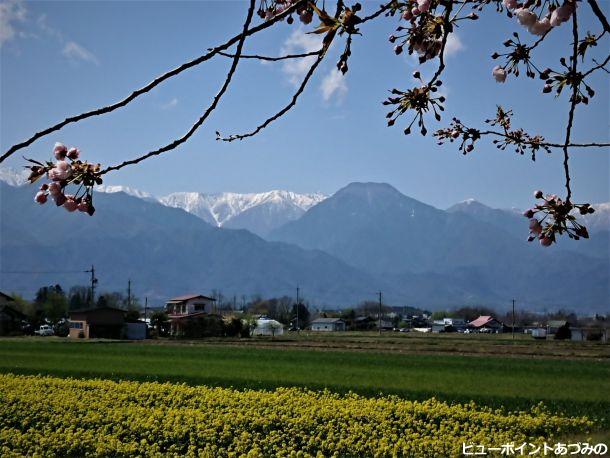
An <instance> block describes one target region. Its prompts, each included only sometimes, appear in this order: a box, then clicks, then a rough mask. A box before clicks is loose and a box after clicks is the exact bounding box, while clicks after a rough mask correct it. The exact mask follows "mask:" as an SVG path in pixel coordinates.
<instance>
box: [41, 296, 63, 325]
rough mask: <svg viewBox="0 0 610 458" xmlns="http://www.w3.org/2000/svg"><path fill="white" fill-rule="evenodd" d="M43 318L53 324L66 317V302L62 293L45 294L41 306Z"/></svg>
mask: <svg viewBox="0 0 610 458" xmlns="http://www.w3.org/2000/svg"><path fill="white" fill-rule="evenodd" d="M42 309H43V311H44V317H45V318H46V319H47V320H49V321H50V322H51V323H53V324H55V323H57V322H58V321H59V320H61V319H62V318H66V317H67V315H68V300H67V299H66V296H65V295H64V294H63V292H56V291H52V292H49V293H48V294H47V297H46V300H45V301H44V303H43V304H42Z"/></svg>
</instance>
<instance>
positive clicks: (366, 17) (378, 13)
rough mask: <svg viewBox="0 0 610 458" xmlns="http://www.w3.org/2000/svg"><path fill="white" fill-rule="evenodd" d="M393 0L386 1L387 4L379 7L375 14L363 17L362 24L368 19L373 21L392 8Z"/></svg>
mask: <svg viewBox="0 0 610 458" xmlns="http://www.w3.org/2000/svg"><path fill="white" fill-rule="evenodd" d="M391 3H392V2H389V3H386V4H385V5H381V6H380V7H379V9H378V10H377V11H375V12H374V13H373V14H371V15H369V16H365V17H364V18H362V21H360V24H362V23H364V22H367V21H371V20H373V19H375V18H377V17H378V16H379V15H381V14H382V13H383V12H385V11H387V10H389V9H390V5H391Z"/></svg>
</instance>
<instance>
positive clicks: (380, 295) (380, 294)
mask: <svg viewBox="0 0 610 458" xmlns="http://www.w3.org/2000/svg"><path fill="white" fill-rule="evenodd" d="M381 297H382V293H381V291H379V335H381Z"/></svg>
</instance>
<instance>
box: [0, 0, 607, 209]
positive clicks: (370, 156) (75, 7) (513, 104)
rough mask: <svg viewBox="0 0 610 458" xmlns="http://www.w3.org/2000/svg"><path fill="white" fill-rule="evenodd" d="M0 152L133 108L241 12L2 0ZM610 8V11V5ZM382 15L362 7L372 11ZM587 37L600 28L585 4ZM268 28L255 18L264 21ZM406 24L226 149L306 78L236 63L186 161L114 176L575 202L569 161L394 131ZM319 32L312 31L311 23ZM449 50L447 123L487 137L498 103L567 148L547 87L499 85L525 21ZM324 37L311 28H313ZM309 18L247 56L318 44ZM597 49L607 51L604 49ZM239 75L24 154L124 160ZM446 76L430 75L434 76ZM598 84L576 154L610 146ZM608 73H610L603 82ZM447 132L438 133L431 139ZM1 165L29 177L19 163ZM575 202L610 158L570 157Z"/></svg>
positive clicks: (184, 90)
mask: <svg viewBox="0 0 610 458" xmlns="http://www.w3.org/2000/svg"><path fill="white" fill-rule="evenodd" d="M1 3H2V12H3V17H2V23H1V26H2V27H1V28H2V35H1V36H0V38H1V40H2V46H1V48H0V52H1V93H0V95H1V104H0V108H1V113H0V114H1V126H0V127H1V130H0V134H1V142H0V143H1V146H2V150H3V151H4V150H6V149H7V148H8V147H9V146H10V145H12V144H13V143H15V142H18V141H21V140H23V139H25V138H27V137H29V136H30V135H31V134H32V133H33V132H35V131H38V130H40V129H42V128H44V127H47V126H48V125H50V124H53V123H55V122H57V121H59V120H61V119H63V118H65V117H66V116H69V115H73V114H76V113H80V112H82V111H85V110H89V109H91V108H95V107H97V106H100V105H106V104H108V103H110V102H114V101H116V100H117V99H119V98H123V97H124V96H126V95H127V94H129V93H130V92H131V91H132V90H133V89H135V88H138V87H140V86H142V85H144V84H145V83H147V82H149V81H150V80H151V79H152V78H153V77H155V76H157V75H158V74H161V73H163V72H165V71H166V70H168V69H170V68H173V67H174V66H176V65H179V64H180V63H182V62H184V61H187V60H190V59H192V58H193V57H195V56H198V55H200V54H202V53H203V51H204V50H205V49H206V48H208V47H211V46H214V45H216V44H218V43H221V42H223V41H225V40H226V38H228V37H229V36H232V35H233V34H235V33H236V31H238V30H240V28H241V25H242V22H243V19H244V17H245V12H246V3H243V2H237V1H235V2H212V1H202V2H190V1H189V2H158V1H155V2H145V1H132V2H113V1H110V2H98V1H79V2H61V1H53V2H46V1H45V2H25V1H19V0H11V1H7V0H2V2H1ZM602 3H603V4H604V7H605V8H606V10H608V9H609V8H608V4H607V3H606V2H602ZM378 4H379V2H364V11H365V13H370V12H372V11H373V10H374V9H375V8H376V7H377V6H378ZM609 12H610V11H609ZM579 14H580V15H581V17H582V18H583V19H584V21H585V23H584V24H585V25H584V27H583V30H591V31H594V32H598V31H599V27H598V25H597V23H596V22H595V20H594V18H593V17H592V15H591V14H590V12H589V9H588V6H587V5H586V4H582V5H581V6H580V7H579ZM257 21H258V18H257ZM396 23H397V19H396V18H385V17H382V18H380V19H379V20H377V21H376V22H374V23H369V24H366V25H364V26H363V27H362V32H363V36H362V37H355V38H354V43H353V46H352V57H351V58H350V61H349V66H350V70H349V72H348V73H347V75H346V77H345V78H341V77H338V76H337V75H336V74H334V73H333V72H334V68H335V62H336V60H337V57H338V54H339V53H340V52H341V50H342V49H343V43H342V41H340V42H337V43H336V44H335V45H334V47H333V49H332V51H331V53H330V55H329V56H328V58H327V60H326V62H325V63H324V64H323V65H322V66H321V69H320V71H319V74H318V75H317V76H316V77H314V79H313V80H312V82H311V83H310V86H309V87H308V89H307V91H306V93H305V94H304V96H303V98H302V99H301V100H300V101H299V103H298V104H297V107H296V108H295V109H294V110H293V111H291V112H290V113H289V114H288V115H287V116H286V117H284V118H283V119H281V120H279V121H277V122H276V123H274V124H272V125H271V126H270V127H269V128H267V129H266V130H264V131H263V132H262V133H261V134H260V135H258V136H256V137H254V138H251V139H248V140H245V141H243V142H234V143H230V144H227V143H220V142H216V141H215V135H214V131H215V130H220V131H221V132H222V133H223V134H231V133H239V132H243V131H248V130H250V129H252V128H254V127H255V126H256V125H258V124H259V123H260V122H261V121H262V120H264V119H265V118H266V117H267V116H268V115H270V114H272V113H274V112H275V111H277V110H278V109H280V108H281V107H283V106H284V105H285V104H286V103H287V101H288V100H289V99H290V97H291V95H292V92H293V91H294V81H295V80H298V78H299V76H300V75H301V74H302V71H303V69H302V68H300V67H299V66H298V64H294V63H288V64H287V63H281V62H280V63H266V64H263V63H260V62H257V61H243V62H242V63H240V65H239V67H238V70H237V73H236V75H235V78H234V82H233V84H232V86H231V88H230V90H229V92H228V93H227V95H226V96H225V98H224V99H223V101H222V103H221V107H220V109H219V110H217V111H216V112H215V113H214V115H213V116H212V117H211V118H210V119H209V121H208V123H207V124H206V125H204V126H203V127H202V128H201V129H200V130H199V131H198V132H197V133H196V134H195V136H194V137H193V138H192V139H191V140H190V141H189V142H188V143H187V144H185V145H183V146H181V147H180V148H179V149H177V150H174V151H171V152H169V153H167V154H165V155H164V156H160V157H157V158H153V159H150V160H148V161H146V162H144V163H142V164H140V165H138V166H132V167H127V168H125V169H123V170H121V171H119V172H116V173H113V174H111V175H107V179H106V184H122V185H128V186H132V187H135V188H139V189H141V190H144V191H148V192H151V193H152V194H155V195H164V194H167V193H170V192H174V191H200V192H221V191H235V192H258V191H266V190H270V189H288V190H292V191H297V192H313V191H321V192H324V193H329V194H330V193H333V192H335V191H336V190H337V189H339V188H341V187H343V186H345V185H346V184H348V183H349V182H352V181H379V182H388V183H390V184H392V185H394V186H396V187H397V188H398V189H399V190H400V191H402V192H404V193H405V194H407V195H409V196H411V197H414V198H416V199H419V200H422V201H424V202H426V203H430V204H432V205H435V206H437V207H440V208H445V207H448V206H450V205H451V204H453V203H455V202H458V201H461V200H464V199H466V198H470V197H474V198H477V199H478V200H481V201H482V202H485V203H487V204H489V205H492V206H497V207H511V206H518V207H526V206H528V205H531V204H532V202H533V200H534V199H533V198H532V192H533V191H534V190H535V189H538V188H541V189H543V190H544V191H546V192H557V193H563V191H564V183H563V171H562V158H561V157H560V155H559V153H554V154H553V155H550V156H547V155H546V154H544V153H541V154H540V155H539V158H538V160H537V161H536V162H535V163H532V162H531V160H530V159H529V158H528V156H518V155H516V154H515V153H514V152H512V151H508V150H507V151H503V152H502V151H499V150H497V149H495V148H494V147H493V145H491V143H489V142H482V143H481V144H480V146H479V147H477V149H476V150H475V151H474V152H473V153H471V154H470V155H469V156H467V157H464V156H462V154H461V153H459V151H457V148H456V147H455V146H453V145H447V146H444V147H438V146H437V145H436V142H435V141H434V139H433V138H432V137H431V136H430V135H428V137H425V138H422V137H420V136H419V135H411V136H405V135H403V133H402V130H403V127H404V126H403V124H404V123H405V122H406V120H404V121H403V120H400V121H399V122H397V125H396V126H395V127H394V128H388V127H386V123H385V113H386V109H385V107H383V106H382V105H381V102H382V101H383V100H384V98H385V97H386V95H387V90H388V89H391V88H393V87H399V88H402V89H405V88H409V87H411V86H412V85H413V84H414V82H413V80H412V77H411V73H412V72H413V70H414V69H415V65H414V61H413V59H411V58H409V57H408V56H395V55H394V53H393V50H392V47H393V45H391V44H390V43H389V42H388V41H387V37H388V36H389V35H390V34H391V33H392V32H393V30H394V28H395V25H396ZM314 24H315V22H314ZM462 24H463V25H462V27H460V28H459V29H458V31H457V39H456V40H454V41H453V42H452V45H451V53H450V55H449V56H448V59H447V63H448V68H447V71H446V73H445V75H444V77H443V81H444V82H445V86H444V87H445V89H444V91H445V92H446V93H447V98H448V100H447V103H446V108H447V111H446V113H447V114H446V115H445V117H444V119H443V121H442V122H441V124H442V125H445V124H448V122H449V120H450V119H451V117H452V116H454V115H457V116H459V117H460V119H461V120H462V121H464V122H466V123H469V124H472V125H477V124H478V125H481V123H482V121H483V120H484V119H486V118H487V117H490V116H491V115H493V113H494V111H495V106H496V104H501V105H503V106H505V107H507V108H512V109H513V110H514V111H515V118H514V125H515V126H522V127H524V128H526V130H529V131H531V132H532V133H540V134H542V135H545V136H547V137H548V138H549V139H550V140H553V141H558V142H559V141H561V139H562V138H563V135H564V134H563V132H564V126H565V122H566V120H567V111H568V106H567V103H566V102H567V101H566V97H562V98H560V99H558V100H557V99H555V98H554V97H553V96H552V95H545V96H543V95H542V94H541V86H542V84H541V81H537V80H536V81H532V80H528V79H525V78H521V79H515V78H511V77H509V79H508V80H507V82H506V83H505V84H498V83H496V82H495V81H494V80H493V78H492V76H491V69H492V68H493V66H494V65H495V63H494V61H492V60H491V58H490V55H491V54H492V53H493V52H494V51H501V50H502V45H501V43H502V42H503V41H504V40H505V39H506V38H508V37H509V36H510V34H511V33H512V31H513V30H518V31H519V32H520V34H521V36H522V37H523V38H524V39H526V40H528V41H532V40H533V38H534V37H533V36H531V35H529V33H528V32H527V31H526V30H525V29H522V28H521V27H520V26H519V25H518V24H517V22H516V20H515V19H512V20H511V19H509V18H507V17H506V16H505V15H500V14H497V13H495V11H494V10H493V8H492V9H489V10H488V11H486V12H485V14H483V17H482V19H481V20H480V21H478V22H470V21H463V22H462ZM312 25H313V24H312ZM307 30H309V29H303V28H302V27H301V26H300V25H299V24H298V21H295V23H294V24H293V25H292V26H290V25H288V24H286V23H282V24H280V25H279V26H278V27H274V28H272V29H270V30H268V31H265V32H263V33H262V34H259V35H258V36H257V37H255V38H253V39H251V40H249V41H247V42H246V47H245V50H246V52H249V53H254V52H257V53H264V54H269V55H279V54H280V53H282V52H283V51H296V52H300V51H302V50H304V49H308V48H311V47H313V46H315V37H313V36H312V35H305V34H304V32H305V31H307ZM570 39H571V32H570V29H569V27H568V26H567V25H564V26H562V27H560V28H558V29H556V30H554V31H553V32H552V34H551V36H550V37H549V39H548V40H547V42H545V45H544V47H543V48H542V49H541V51H542V52H541V53H539V54H538V55H537V58H536V63H539V65H540V66H541V67H546V66H551V67H557V66H558V63H557V60H558V58H559V57H560V56H561V55H567V52H568V47H569V42H570ZM599 48H600V49H598V50H596V54H597V55H603V54H604V53H607V52H608V45H607V41H606V42H604V43H603V44H602V45H601V46H600V47H599ZM229 64H230V61H229V59H226V58H223V57H219V58H216V59H214V60H213V61H211V62H209V63H206V64H204V65H201V66H199V67H197V68H195V69H191V70H189V71H187V72H185V73H183V74H181V75H180V76H178V77H176V78H173V79H171V80H170V81H168V82H166V83H164V84H162V85H161V86H159V87H157V88H156V89H155V90H154V91H153V92H151V93H150V94H148V95H145V96H143V97H141V98H140V99H138V100H137V101H136V102H134V103H132V104H131V105H129V106H128V107H127V108H124V109H121V110H118V111H115V112H114V113H112V114H109V115H105V116H102V117H97V118H93V119H90V120H87V121H85V122H83V123H79V124H76V125H72V126H70V127H67V128H64V129H63V130H62V131H60V132H58V133H55V134H53V135H50V136H49V137H46V138H45V139H42V140H40V141H38V142H36V143H35V144H34V145H32V146H31V147H30V148H28V149H27V150H25V151H23V154H24V155H26V156H28V157H35V158H38V159H45V158H48V157H49V156H50V151H51V149H52V145H53V143H54V142H56V141H61V142H64V143H66V144H68V145H74V146H78V147H80V149H81V150H82V152H83V158H85V159H88V160H92V161H96V162H101V163H102V164H103V165H107V164H112V163H116V162H120V161H121V160H123V159H126V158H129V157H135V156H138V155H140V154H141V153H143V152H146V151H149V150H150V149H155V148H156V147H158V146H160V145H164V144H166V143H168V142H169V141H171V140H173V139H174V138H176V137H179V136H181V135H182V134H183V133H184V132H185V131H186V130H187V129H188V128H189V127H190V126H191V125H192V124H193V122H194V121H195V120H196V119H197V118H198V117H199V116H200V114H201V112H202V111H203V110H204V109H205V107H207V105H208V104H209V101H210V99H211V97H212V96H213V95H214V94H215V93H216V91H217V90H218V88H219V87H220V85H221V84H222V80H223V76H224V74H225V72H226V70H227V68H228V66H229ZM435 65H436V64H435V63H428V64H426V65H424V67H423V73H424V74H431V72H433V70H434V68H435V67H434V66H435ZM598 73H599V72H598ZM603 76H604V74H603V73H599V74H598V76H597V77H596V78H594V79H593V80H592V84H593V87H594V88H595V89H596V91H597V95H596V96H595V97H594V99H593V100H592V103H591V104H590V105H589V106H588V107H584V106H579V107H578V109H577V118H576V122H575V131H574V140H575V141H593V140H597V141H606V142H607V141H608V128H609V119H610V115H609V111H608V110H609V107H608V100H609V96H610V94H609V93H608V84H607V79H604V78H603ZM605 76H607V75H605ZM438 127H439V125H438V124H437V123H435V122H434V120H432V119H431V120H430V121H429V129H430V130H435V129H436V128H438ZM3 165H10V166H14V167H18V166H21V165H23V160H22V159H21V155H16V156H15V157H14V158H12V159H10V160H9V161H6V162H5V163H4V164H3ZM571 167H572V173H573V179H574V181H573V189H574V199H575V200H577V201H591V202H600V201H608V200H610V195H609V194H610V184H609V180H610V178H609V175H610V163H609V154H608V149H605V150H581V151H576V150H575V151H574V152H573V153H572V160H571Z"/></svg>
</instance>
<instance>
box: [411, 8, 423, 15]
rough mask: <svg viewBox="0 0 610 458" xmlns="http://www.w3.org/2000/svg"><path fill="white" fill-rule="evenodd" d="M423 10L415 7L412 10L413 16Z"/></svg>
mask: <svg viewBox="0 0 610 458" xmlns="http://www.w3.org/2000/svg"><path fill="white" fill-rule="evenodd" d="M420 12H421V11H419V8H417V7H415V8H413V9H412V10H411V14H413V16H417V15H418V14H419V13H420Z"/></svg>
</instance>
